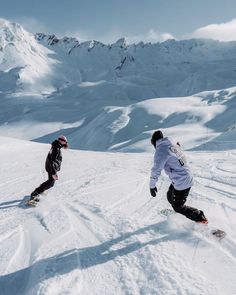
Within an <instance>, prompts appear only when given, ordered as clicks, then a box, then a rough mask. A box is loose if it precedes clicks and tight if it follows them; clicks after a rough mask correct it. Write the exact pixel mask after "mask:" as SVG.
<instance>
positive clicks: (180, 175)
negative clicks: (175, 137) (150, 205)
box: [150, 137, 193, 190]
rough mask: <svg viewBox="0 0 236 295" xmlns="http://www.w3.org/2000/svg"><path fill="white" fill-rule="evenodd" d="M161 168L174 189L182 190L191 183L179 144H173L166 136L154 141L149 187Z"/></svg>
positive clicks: (153, 184)
mask: <svg viewBox="0 0 236 295" xmlns="http://www.w3.org/2000/svg"><path fill="white" fill-rule="evenodd" d="M162 169H164V170H165V172H166V174H167V175H168V176H169V178H170V180H171V182H172V184H173V186H174V188H175V189H176V190H184V189H187V188H189V187H191V186H192V185H193V176H192V173H191V171H190V168H189V166H188V165H187V161H186V158H185V156H184V154H183V152H182V150H181V148H180V146H179V145H177V144H173V143H172V142H171V141H170V140H169V139H168V138H167V137H165V138H161V139H159V140H158V141H157V142H156V151H155V155H154V165H153V167H152V170H151V177H150V188H154V187H155V186H156V183H157V181H158V178H159V176H160V174H161V171H162Z"/></svg>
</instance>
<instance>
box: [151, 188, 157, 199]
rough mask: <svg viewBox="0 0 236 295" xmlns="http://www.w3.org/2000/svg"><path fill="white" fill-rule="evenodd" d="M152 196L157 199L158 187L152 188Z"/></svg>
mask: <svg viewBox="0 0 236 295" xmlns="http://www.w3.org/2000/svg"><path fill="white" fill-rule="evenodd" d="M150 194H151V196H152V197H155V196H156V194H157V188H156V187H154V188H150Z"/></svg>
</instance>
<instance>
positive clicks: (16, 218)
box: [0, 137, 236, 295]
mask: <svg viewBox="0 0 236 295" xmlns="http://www.w3.org/2000/svg"><path fill="white" fill-rule="evenodd" d="M48 149H49V146H48V145H43V144H38V143H31V142H27V141H20V140H14V139H9V138H3V137H1V146H0V157H1V202H0V220H1V221H0V222H1V226H0V231H1V234H0V237H1V239H0V274H1V276H0V293H1V295H12V294H14V295H17V294H24V295H29V294H34V295H35V294H44V295H46V294H47V295H51V294H55V295H59V294H76V295H77V294H83V295H86V294H89V295H90V294H94V295H95V294H99V295H100V294H103V295H105V294H109V295H111V294H116V295H119V294H122V295H123V294H132V295H136V294H137V295H139V294H158V295H162V294H163V295H164V294H173V295H180V294H181V295H182V294H186V295H189V294H195V295H196V294H199V295H200V294H201V295H204V294H206V295H222V294H224V295H232V294H235V293H236V284H235V276H236V254H235V253H236V251H235V250H236V234H235V226H236V203H235V199H236V194H235V186H236V178H235V171H234V170H235V164H236V152H235V150H231V151H229V152H217V153H213V152H209V153H207V152H205V153H202V152H191V153H188V157H189V160H190V163H191V166H192V168H193V172H194V175H195V185H194V187H193V189H192V192H191V197H189V200H188V203H189V204H190V205H192V206H196V207H198V208H201V209H203V210H204V211H205V212H206V215H207V216H208V218H209V220H210V226H211V227H215V226H216V227H220V228H222V229H224V230H226V231H227V237H226V238H225V239H224V240H222V241H217V240H215V239H214V238H213V237H212V236H210V235H209V234H208V232H207V231H206V230H205V229H204V227H205V226H196V225H195V226H194V225H193V223H192V222H191V221H188V220H187V219H186V218H184V217H181V216H179V215H176V214H173V215H169V216H168V217H166V216H165V215H164V214H163V213H162V211H161V210H162V209H166V208H170V206H169V204H168V203H167V201H166V198H165V194H166V190H167V189H168V185H169V182H168V180H167V178H166V176H165V175H163V176H162V177H161V178H160V181H159V183H158V196H157V197H156V198H155V199H154V198H151V197H150V195H149V191H148V179H149V171H150V167H151V162H152V154H147V153H142V154H134V153H133V154H128V153H126V154H122V153H98V152H96V153H95V152H85V151H84V152H82V151H73V150H68V151H63V156H64V158H63V167H62V171H61V172H60V174H59V181H58V183H57V184H56V186H55V187H54V188H53V189H51V190H50V191H48V193H46V194H44V195H42V197H41V202H40V204H39V206H38V207H37V208H25V206H24V201H25V200H26V195H27V194H28V193H29V192H31V191H32V189H34V187H35V186H36V185H38V184H39V183H40V182H42V181H43V179H45V177H46V175H45V172H44V169H43V166H44V159H45V156H46V154H47V152H48ZM94 163H96V165H94ZM206 167H207V169H206Z"/></svg>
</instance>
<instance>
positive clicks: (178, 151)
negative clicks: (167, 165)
mask: <svg viewBox="0 0 236 295" xmlns="http://www.w3.org/2000/svg"><path fill="white" fill-rule="evenodd" d="M170 151H171V153H172V154H173V156H175V157H176V158H177V159H178V161H179V163H180V165H181V166H184V165H186V164H187V159H186V157H185V155H184V153H183V152H182V150H181V148H180V147H179V146H178V145H172V146H170Z"/></svg>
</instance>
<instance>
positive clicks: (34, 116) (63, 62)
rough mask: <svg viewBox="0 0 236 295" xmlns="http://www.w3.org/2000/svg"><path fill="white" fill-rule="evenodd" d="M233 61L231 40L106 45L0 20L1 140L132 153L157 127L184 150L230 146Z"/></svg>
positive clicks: (232, 144) (234, 50)
mask: <svg viewBox="0 0 236 295" xmlns="http://www.w3.org/2000/svg"><path fill="white" fill-rule="evenodd" d="M235 59H236V42H218V41H213V40H197V39H196V40H195V39H192V40H184V41H175V40H169V41H166V42H163V43H157V44H144V43H139V44H131V45H129V44H127V42H126V40H125V39H120V40H118V41H117V42H116V43H114V44H110V45H105V44H102V43H101V42H97V41H89V42H80V41H78V40H77V39H75V38H68V37H65V38H62V39H58V38H57V37H56V36H55V35H45V34H42V33H41V34H36V35H35V36H33V35H32V34H30V33H28V32H27V31H25V30H24V29H23V28H22V27H21V26H20V25H19V24H16V23H11V22H9V21H7V20H4V19H0V108H1V114H0V134H1V135H4V136H12V137H17V138H22V139H30V140H36V141H40V142H45V143H48V142H49V141H51V140H53V139H54V137H55V136H57V135H58V134H61V133H65V134H66V135H67V136H68V138H69V141H70V143H71V147H72V148H79V149H83V150H88V149H89V150H96V151H105V150H120V151H132V152H137V151H144V150H145V151H146V150H148V148H147V146H148V144H147V143H148V142H149V137H150V133H152V132H153V130H154V129H157V128H162V129H164V131H165V132H166V135H168V136H174V137H175V136H177V137H181V136H182V134H187V135H189V136H188V137H187V136H186V137H185V138H184V145H185V148H188V149H196V148H198V149H209V148H210V149H212V148H214V149H219V150H222V149H225V148H227V149H231V148H235V140H234V139H235V135H234V134H235V132H233V133H232V134H231V135H232V136H233V137H231V135H230V136H228V135H224V134H225V133H226V132H227V131H228V130H231V129H232V128H233V127H234V126H235V87H234V86H235V80H236V79H235V78H236V76H235V75H236V72H235V67H234V64H235ZM228 87H231V88H228ZM214 89H222V90H214ZM206 90H208V91H206ZM200 91H205V92H200ZM196 93H198V94H196ZM29 125H30V128H29ZM221 135H222V136H223V137H221ZM226 137H227V138H228V140H227V142H225V143H223V144H222V143H221V141H222V140H223V139H224V138H226ZM210 141H211V143H210ZM212 141H213V142H212ZM223 141H224V140H223ZM215 142H217V144H215ZM218 143H219V144H218ZM209 144H210V145H209Z"/></svg>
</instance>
